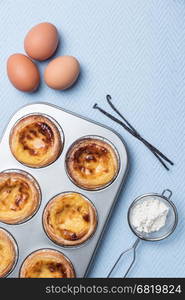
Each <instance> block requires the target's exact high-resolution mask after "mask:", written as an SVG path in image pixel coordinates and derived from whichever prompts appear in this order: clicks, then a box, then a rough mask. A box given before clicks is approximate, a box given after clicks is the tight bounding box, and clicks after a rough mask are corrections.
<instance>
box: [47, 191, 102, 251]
mask: <svg viewBox="0 0 185 300" xmlns="http://www.w3.org/2000/svg"><path fill="white" fill-rule="evenodd" d="M96 225H97V215H96V210H95V208H94V206H93V205H92V204H91V203H90V201H89V200H87V199H86V198H85V197H84V196H82V195H81V194H79V193H74V192H66V193H61V194H59V195H57V196H55V197H54V198H53V199H51V200H50V201H49V202H48V204H47V205H46V207H45V210H44V213H43V226H44V229H45V232H46V234H47V235H48V237H49V238H50V239H51V240H52V241H53V242H55V243H57V244H59V245H60V246H77V245H80V244H82V243H83V242H85V241H86V240H87V239H89V238H90V237H91V236H92V234H93V233H94V231H95V229H96Z"/></svg>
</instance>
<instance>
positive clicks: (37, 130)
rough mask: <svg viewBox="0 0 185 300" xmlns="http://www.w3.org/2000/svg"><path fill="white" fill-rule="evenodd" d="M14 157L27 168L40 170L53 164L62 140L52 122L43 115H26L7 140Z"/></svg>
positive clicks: (59, 150)
mask: <svg viewBox="0 0 185 300" xmlns="http://www.w3.org/2000/svg"><path fill="white" fill-rule="evenodd" d="M9 144H10V149H11V151H12V154H13V155H14V157H15V158H16V159H17V160H18V161H19V162H21V163H22V164H25V165H26V166H28V167H33V168H41V167H45V166H48V165H49V164H51V163H52V162H54V161H55V160H56V159H57V158H58V157H59V155H60V154H61V151H62V140H61V135H60V132H59V129H58V128H57V126H56V125H55V124H54V121H52V120H51V119H49V118H48V117H46V116H44V115H39V114H35V115H28V116H26V117H24V118H22V119H21V120H19V121H18V122H17V123H16V124H15V125H14V127H13V129H12V130H11V133H10V139H9Z"/></svg>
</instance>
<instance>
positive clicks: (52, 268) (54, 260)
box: [20, 249, 75, 278]
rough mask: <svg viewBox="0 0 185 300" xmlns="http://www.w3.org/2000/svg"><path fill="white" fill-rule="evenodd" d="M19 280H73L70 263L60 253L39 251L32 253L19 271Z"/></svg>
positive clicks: (73, 275)
mask: <svg viewBox="0 0 185 300" xmlns="http://www.w3.org/2000/svg"><path fill="white" fill-rule="evenodd" d="M20 277H21V278H74V277H75V271H74V268H73V266H72V263H71V262H70V261H69V259H68V258H66V257H65V256H64V254H62V253H61V252H59V251H57V250H52V249H41V250H37V251H35V252H32V253H31V254H30V255H29V256H28V257H27V258H26V259H25V260H24V262H23V264H22V266H21V269H20Z"/></svg>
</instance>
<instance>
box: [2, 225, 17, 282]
mask: <svg viewBox="0 0 185 300" xmlns="http://www.w3.org/2000/svg"><path fill="white" fill-rule="evenodd" d="M17 256H18V249H17V244H16V242H15V240H14V238H13V237H12V236H11V235H10V233H9V232H8V231H6V230H5V229H3V228H0V277H5V276H7V275H8V274H9V273H10V272H11V271H12V270H13V268H14V267H15V264H16V262H17Z"/></svg>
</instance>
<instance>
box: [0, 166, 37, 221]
mask: <svg viewBox="0 0 185 300" xmlns="http://www.w3.org/2000/svg"><path fill="white" fill-rule="evenodd" d="M40 201H41V194H40V188H39V186H38V183H37V182H36V180H35V179H34V178H33V177H32V176H30V175H29V174H27V173H26V172H23V171H19V172H18V171H5V172H2V173H0V222H4V223H7V224H18V223H21V222H24V221H25V220H27V219H29V218H30V217H31V216H32V215H33V214H34V213H35V212H36V211H37V209H38V207H39V205H40Z"/></svg>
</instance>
